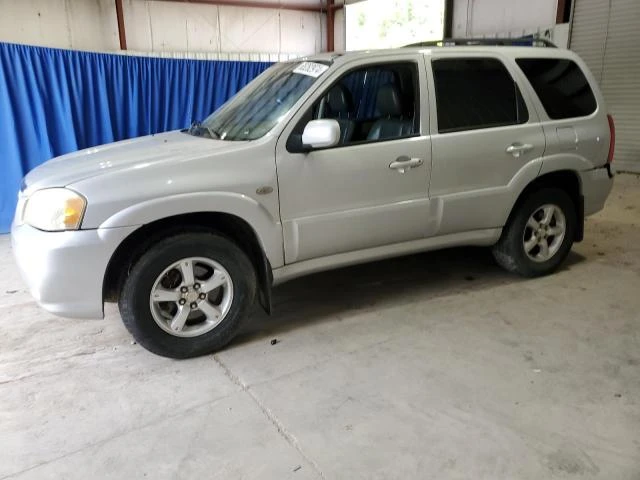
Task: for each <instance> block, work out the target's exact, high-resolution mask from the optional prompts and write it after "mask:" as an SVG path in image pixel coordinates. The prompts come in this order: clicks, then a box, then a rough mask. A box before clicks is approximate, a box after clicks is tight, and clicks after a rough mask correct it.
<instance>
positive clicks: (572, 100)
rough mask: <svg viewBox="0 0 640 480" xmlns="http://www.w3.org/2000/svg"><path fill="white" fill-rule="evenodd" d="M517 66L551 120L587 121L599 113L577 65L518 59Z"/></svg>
mask: <svg viewBox="0 0 640 480" xmlns="http://www.w3.org/2000/svg"><path fill="white" fill-rule="evenodd" d="M516 62H517V63H518V65H519V66H520V68H521V69H522V71H523V72H524V74H525V75H526V77H527V78H528V79H529V82H530V83H531V86H532V87H533V89H534V90H535V92H536V94H537V95H538V98H540V101H541V102H542V106H543V107H544V109H545V110H546V112H547V115H549V118H552V119H554V120H559V119H562V118H574V117H585V116H587V115H591V114H592V113H593V112H595V111H596V107H597V104H596V99H595V97H594V95H593V91H592V90H591V87H590V86H589V82H588V81H587V79H586V78H585V76H584V73H582V70H580V67H579V66H578V65H576V63H575V62H573V61H571V60H565V59H555V58H519V59H518V60H516Z"/></svg>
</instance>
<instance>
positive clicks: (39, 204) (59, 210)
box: [23, 188, 87, 232]
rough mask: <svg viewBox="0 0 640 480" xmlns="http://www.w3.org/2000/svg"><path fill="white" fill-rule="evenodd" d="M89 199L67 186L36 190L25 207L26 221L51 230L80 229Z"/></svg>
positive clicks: (33, 225) (24, 216)
mask: <svg viewBox="0 0 640 480" xmlns="http://www.w3.org/2000/svg"><path fill="white" fill-rule="evenodd" d="M86 207H87V201H86V200H85V198H84V197H83V196H81V195H80V194H78V193H76V192H74V191H72V190H69V189H67V188H46V189H44V190H38V191H36V192H34V193H33V194H32V195H31V196H30V197H29V198H28V199H27V204H26V205H25V207H24V215H23V220H24V223H27V224H29V225H31V226H32V227H35V228H38V229H40V230H46V231H49V232H54V231H61V230H78V229H79V228H80V224H81V223H82V216H83V215H84V210H85V208H86Z"/></svg>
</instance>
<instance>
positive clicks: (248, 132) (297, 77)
mask: <svg viewBox="0 0 640 480" xmlns="http://www.w3.org/2000/svg"><path fill="white" fill-rule="evenodd" d="M328 68H329V67H328V66H327V65H323V64H320V63H315V62H291V63H280V64H277V65H275V66H273V67H271V68H269V69H268V70H267V71H265V72H264V73H263V74H262V75H260V76H259V77H257V78H256V79H255V80H253V81H252V82H251V83H250V84H249V85H247V86H246V87H245V88H244V89H243V90H241V91H240V92H239V93H238V94H237V95H236V96H235V97H233V98H232V99H231V100H229V102H227V103H226V104H224V105H223V106H222V107H221V108H219V109H218V110H216V111H215V112H214V113H213V114H211V115H210V116H209V117H208V118H207V119H206V120H204V121H203V122H202V123H201V124H194V125H196V127H195V128H193V127H192V128H191V129H189V133H191V134H192V135H198V136H204V135H206V136H208V137H211V138H214V139H220V140H232V141H236V140H255V139H257V138H260V137H263V136H264V135H266V134H267V132H269V131H270V130H271V129H272V128H273V127H274V126H276V125H277V124H278V123H279V122H280V120H281V118H282V117H283V116H284V115H285V114H286V113H287V112H288V111H289V110H290V109H291V107H293V105H294V104H295V103H296V102H297V101H298V100H299V99H300V97H301V96H302V95H303V94H304V93H305V92H306V91H307V90H308V89H309V87H311V85H313V83H314V82H315V81H316V79H317V78H318V77H319V76H320V75H322V73H324V72H325V71H326V70H327V69H328Z"/></svg>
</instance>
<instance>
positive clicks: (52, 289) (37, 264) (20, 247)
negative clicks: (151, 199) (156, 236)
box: [11, 225, 137, 318]
mask: <svg viewBox="0 0 640 480" xmlns="http://www.w3.org/2000/svg"><path fill="white" fill-rule="evenodd" d="M136 228H137V227H135V226H133V227H122V228H105V229H96V230H77V231H69V232H43V231H41V230H38V229H35V228H33V227H30V226H29V225H14V226H13V228H12V229H11V244H12V247H13V254H14V256H15V258H16V262H17V264H18V268H19V269H20V273H21V274H22V277H23V278H24V280H25V281H26V282H27V285H28V287H29V290H30V291H31V294H32V295H33V296H34V297H35V299H36V301H37V302H38V303H39V304H40V305H41V306H42V307H43V308H44V309H45V310H48V311H49V312H51V313H54V314H56V315H60V316H63V317H72V318H103V317H104V313H103V301H102V300H103V299H102V284H103V280H104V275H105V272H106V269H107V265H108V263H109V260H110V259H111V256H112V255H113V252H114V251H115V249H116V248H117V247H118V245H119V244H120V243H121V242H122V240H124V239H125V238H126V237H127V236H128V235H129V234H130V233H131V232H133V231H134V230H135V229H136Z"/></svg>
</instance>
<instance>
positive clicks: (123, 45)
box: [115, 0, 127, 50]
mask: <svg viewBox="0 0 640 480" xmlns="http://www.w3.org/2000/svg"><path fill="white" fill-rule="evenodd" d="M115 1H116V17H117V18H118V37H120V50H126V49H127V32H126V31H125V29H124V10H123V8H122V0H115Z"/></svg>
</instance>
